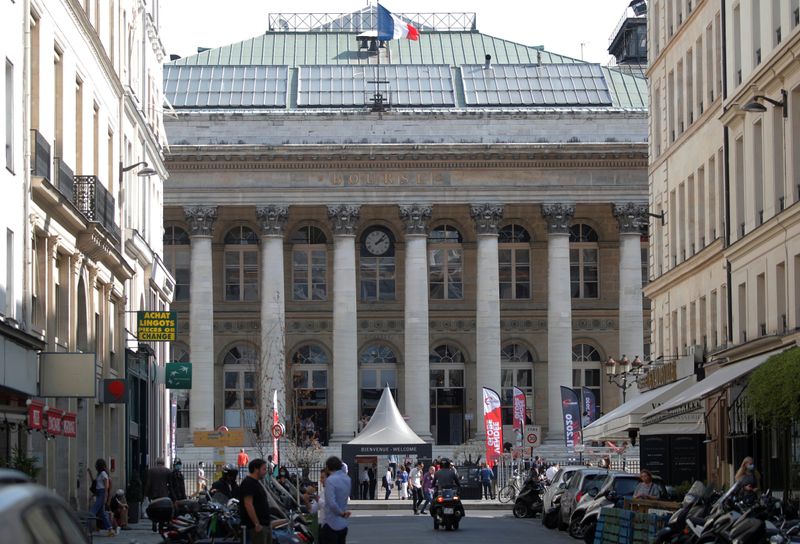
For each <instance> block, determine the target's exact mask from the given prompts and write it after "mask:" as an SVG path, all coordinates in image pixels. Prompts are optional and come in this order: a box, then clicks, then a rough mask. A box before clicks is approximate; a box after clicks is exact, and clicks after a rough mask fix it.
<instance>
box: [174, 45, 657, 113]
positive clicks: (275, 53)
mask: <svg viewBox="0 0 800 544" xmlns="http://www.w3.org/2000/svg"><path fill="white" fill-rule="evenodd" d="M358 45H359V43H358V40H357V39H356V34H355V33H353V32H266V33H265V34H262V35H260V36H256V37H254V38H250V39H248V40H244V41H241V42H237V43H233V44H230V45H226V46H223V47H217V48H215V49H210V50H208V51H204V52H202V53H198V54H196V55H191V56H189V57H184V58H181V59H178V60H175V61H172V62H171V63H168V64H171V65H191V66H228V65H285V66H290V67H298V66H307V65H332V64H333V65H335V64H368V59H369V55H368V53H367V52H366V51H365V50H363V49H361V50H359V48H358ZM388 47H389V58H390V59H391V63H392V64H417V65H418V64H428V65H430V64H449V65H451V66H459V65H465V64H482V63H483V62H484V59H485V57H486V55H487V54H489V55H491V56H492V63H493V64H539V63H541V64H575V63H582V62H583V61H580V60H577V59H574V58H571V57H566V56H564V55H558V54H556V53H552V52H550V51H545V50H543V49H541V48H539V47H533V46H528V45H523V44H519V43H515V42H511V41H509V40H504V39H501V38H495V37H494V36H489V35H487V34H481V33H479V32H471V31H456V32H452V31H448V32H422V33H420V39H419V41H409V40H391V41H389V42H388ZM602 70H603V75H604V77H605V79H606V81H607V83H608V87H609V90H610V92H611V97H612V101H613V106H614V107H618V108H632V109H647V81H646V79H644V76H643V75H642V77H638V76H634V75H630V74H628V73H623V72H622V71H620V70H617V69H615V68H614V67H604V68H603V69H602Z"/></svg>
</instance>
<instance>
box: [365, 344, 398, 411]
mask: <svg viewBox="0 0 800 544" xmlns="http://www.w3.org/2000/svg"><path fill="white" fill-rule="evenodd" d="M358 361H359V365H360V367H361V368H360V370H359V373H360V383H361V415H362V416H363V415H367V416H370V415H372V412H374V411H375V407H376V406H377V405H378V401H379V400H380V398H381V394H382V393H383V388H384V387H385V386H386V385H387V384H388V385H389V389H391V391H392V395H394V398H395V399H396V398H397V356H396V355H395V353H394V350H392V348H390V347H389V346H387V345H385V344H370V345H368V346H367V347H365V348H364V349H363V350H362V351H361V355H360V356H359V358H358Z"/></svg>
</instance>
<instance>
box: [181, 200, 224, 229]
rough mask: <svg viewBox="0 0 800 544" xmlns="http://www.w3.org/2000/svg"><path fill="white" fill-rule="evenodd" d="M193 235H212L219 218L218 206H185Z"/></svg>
mask: <svg viewBox="0 0 800 544" xmlns="http://www.w3.org/2000/svg"><path fill="white" fill-rule="evenodd" d="M183 212H184V214H186V222H187V223H188V224H189V234H190V235H191V236H211V233H212V231H213V229H214V221H216V219H217V207H216V206H186V207H184V208H183Z"/></svg>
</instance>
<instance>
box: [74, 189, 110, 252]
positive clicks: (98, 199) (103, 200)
mask: <svg viewBox="0 0 800 544" xmlns="http://www.w3.org/2000/svg"><path fill="white" fill-rule="evenodd" d="M73 203H74V204H75V207H77V208H78V210H79V211H80V212H81V213H82V214H83V215H85V216H86V218H87V219H88V220H89V221H95V222H97V223H100V224H101V225H102V226H103V228H104V229H105V230H106V231H107V232H108V233H109V234H111V235H112V236H113V237H114V238H115V239H116V240H117V241H119V240H120V231H119V227H118V226H117V223H116V221H115V220H114V211H115V209H116V202H115V200H114V196H113V195H112V194H111V193H109V192H108V189H106V188H105V187H104V186H103V184H102V183H101V181H100V178H98V177H97V176H75V196H74V198H73Z"/></svg>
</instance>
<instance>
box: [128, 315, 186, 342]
mask: <svg viewBox="0 0 800 544" xmlns="http://www.w3.org/2000/svg"><path fill="white" fill-rule="evenodd" d="M137 318H138V319H137V331H138V334H137V338H138V339H139V340H141V341H143V342H174V341H175V332H176V328H177V320H178V314H177V312H137Z"/></svg>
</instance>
